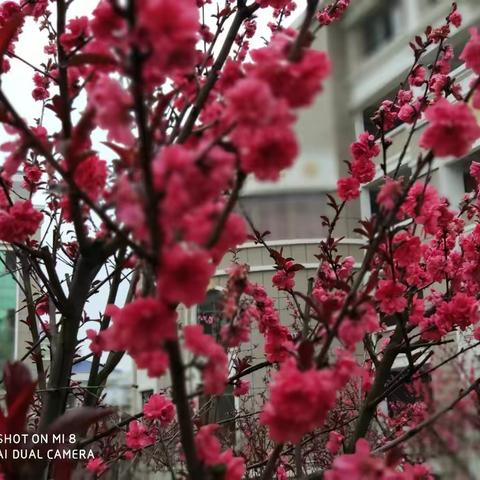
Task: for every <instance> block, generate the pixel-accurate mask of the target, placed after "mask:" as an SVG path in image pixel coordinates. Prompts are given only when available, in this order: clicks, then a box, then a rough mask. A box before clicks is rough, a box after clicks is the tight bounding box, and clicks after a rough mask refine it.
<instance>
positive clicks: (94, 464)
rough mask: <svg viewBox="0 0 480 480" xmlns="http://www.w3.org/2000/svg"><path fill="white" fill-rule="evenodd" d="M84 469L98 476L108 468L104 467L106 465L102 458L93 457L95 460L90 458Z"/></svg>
mask: <svg viewBox="0 0 480 480" xmlns="http://www.w3.org/2000/svg"><path fill="white" fill-rule="evenodd" d="M85 468H86V469H87V471H89V472H90V473H93V474H95V475H98V476H100V475H102V474H103V473H105V472H106V471H107V469H108V466H107V465H106V463H105V462H104V461H103V459H102V458H100V457H95V458H91V459H90V460H89V461H88V462H87V464H86V465H85Z"/></svg>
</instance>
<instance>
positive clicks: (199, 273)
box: [158, 245, 215, 307]
mask: <svg viewBox="0 0 480 480" xmlns="http://www.w3.org/2000/svg"><path fill="white" fill-rule="evenodd" d="M214 271H215V265H213V264H212V262H211V261H210V258H209V255H208V252H207V251H205V250H200V249H198V250H193V249H192V250H191V249H187V248H184V247H182V246H180V245H176V246H174V247H173V248H171V249H168V250H165V251H164V254H163V260H162V264H161V269H160V271H159V275H158V291H159V293H160V295H161V296H162V298H164V299H165V300H166V301H168V302H170V303H183V304H184V305H186V306H187V307H191V306H192V305H195V304H197V303H201V301H202V300H203V299H204V298H205V294H206V291H207V286H208V282H209V281H210V278H211V276H212V275H213V273H214Z"/></svg>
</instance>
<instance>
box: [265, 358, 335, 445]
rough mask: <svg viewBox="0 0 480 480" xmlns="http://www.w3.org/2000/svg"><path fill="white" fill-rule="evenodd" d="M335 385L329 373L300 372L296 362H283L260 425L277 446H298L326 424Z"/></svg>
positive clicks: (333, 399) (320, 371)
mask: <svg viewBox="0 0 480 480" xmlns="http://www.w3.org/2000/svg"><path fill="white" fill-rule="evenodd" d="M335 385H336V383H335V380H334V374H333V372H332V371H330V370H328V369H324V370H318V371H317V370H306V371H300V370H299V369H298V368H297V366H296V365H295V362H294V361H293V360H289V361H287V362H284V363H283V364H282V366H281V367H280V370H279V371H278V373H276V374H275V376H274V378H273V381H272V383H271V384H270V395H269V400H268V401H267V403H265V405H264V407H263V411H262V413H261V415H260V422H261V423H262V424H263V425H266V426H267V427H268V430H269V434H270V437H271V438H272V439H273V440H275V441H276V442H292V443H297V442H299V441H300V440H301V438H302V437H303V435H305V434H306V433H307V432H310V431H311V430H314V429H316V428H318V427H320V426H321V425H322V424H323V422H324V420H325V418H326V416H327V413H328V411H329V410H330V409H331V408H332V407H333V405H334V403H335V398H336V393H335V391H336V388H335Z"/></svg>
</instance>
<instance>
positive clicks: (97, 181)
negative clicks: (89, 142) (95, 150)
mask: <svg viewBox="0 0 480 480" xmlns="http://www.w3.org/2000/svg"><path fill="white" fill-rule="evenodd" d="M73 179H74V180H75V183H76V184H77V186H78V187H79V188H80V189H81V190H83V191H84V192H85V193H87V194H88V196H89V197H90V198H91V199H92V200H96V199H97V198H98V197H99V196H100V195H101V194H102V193H103V190H104V188H105V183H106V181H107V162H105V160H100V159H99V158H98V156H96V155H91V156H89V157H87V158H86V159H85V160H82V161H81V162H80V164H79V165H78V166H77V167H76V169H75V173H74V177H73Z"/></svg>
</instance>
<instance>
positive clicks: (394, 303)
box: [375, 280, 407, 315]
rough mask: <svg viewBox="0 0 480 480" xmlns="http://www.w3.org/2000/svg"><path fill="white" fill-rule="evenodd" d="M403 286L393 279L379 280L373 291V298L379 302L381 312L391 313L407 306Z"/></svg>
mask: <svg viewBox="0 0 480 480" xmlns="http://www.w3.org/2000/svg"><path fill="white" fill-rule="evenodd" d="M404 293H405V286H404V285H402V284H401V283H398V282H394V281H393V280H380V282H378V288H377V291H376V293H375V299H376V300H378V301H379V302H380V310H381V311H382V312H383V313H386V314H388V315H392V314H394V313H397V312H403V311H404V310H405V307H406V306H407V300H406V298H404V296H403V295H404Z"/></svg>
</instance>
